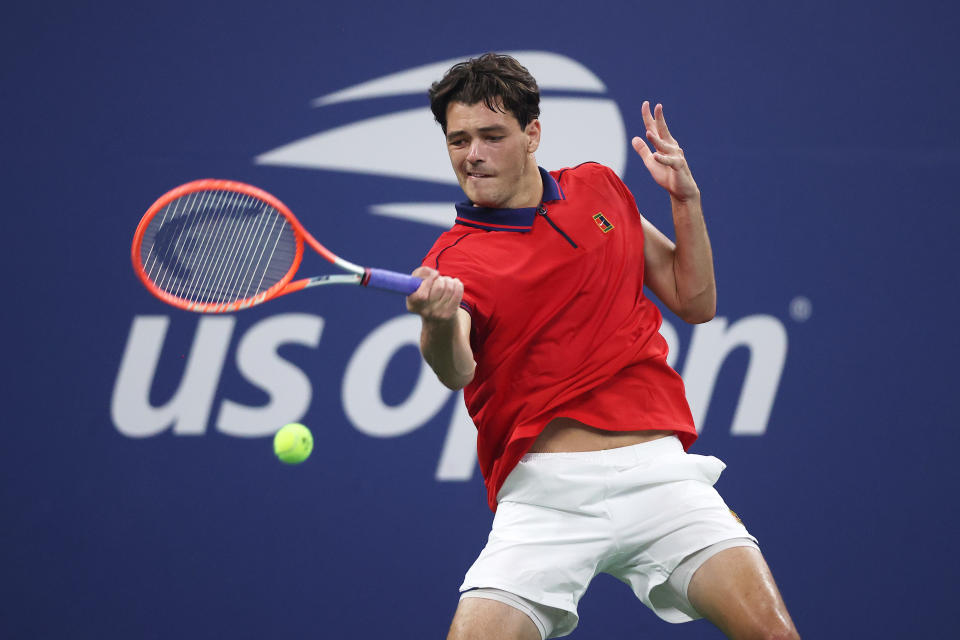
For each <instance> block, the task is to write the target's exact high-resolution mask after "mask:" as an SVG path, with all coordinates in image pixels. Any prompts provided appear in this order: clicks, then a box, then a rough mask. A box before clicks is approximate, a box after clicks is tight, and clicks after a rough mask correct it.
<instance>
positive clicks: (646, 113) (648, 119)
mask: <svg viewBox="0 0 960 640" xmlns="http://www.w3.org/2000/svg"><path fill="white" fill-rule="evenodd" d="M640 115H641V116H643V124H644V126H646V128H647V131H649V130H651V129H653V128H654V127H655V126H656V122H655V121H654V119H653V114H652V113H650V101H649V100H644V101H643V104H642V105H640Z"/></svg>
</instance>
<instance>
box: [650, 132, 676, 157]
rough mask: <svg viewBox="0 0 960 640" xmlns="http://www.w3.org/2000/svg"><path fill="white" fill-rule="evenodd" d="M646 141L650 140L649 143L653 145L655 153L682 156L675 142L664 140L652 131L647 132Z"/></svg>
mask: <svg viewBox="0 0 960 640" xmlns="http://www.w3.org/2000/svg"><path fill="white" fill-rule="evenodd" d="M647 139H648V140H650V143H651V144H653V148H654V149H656V150H657V151H660V152H662V153H671V154H675V155H681V154H682V152H681V151H680V147H679V145H677V141H676V140H664V139H663V138H661V137H660V135H659V134H657V133H656V132H654V131H647Z"/></svg>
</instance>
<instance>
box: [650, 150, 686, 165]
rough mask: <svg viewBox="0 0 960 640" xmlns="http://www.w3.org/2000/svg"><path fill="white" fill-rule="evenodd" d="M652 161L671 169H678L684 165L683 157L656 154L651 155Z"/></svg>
mask: <svg viewBox="0 0 960 640" xmlns="http://www.w3.org/2000/svg"><path fill="white" fill-rule="evenodd" d="M653 159H654V160H656V161H657V162H659V163H660V164H663V165H666V166H668V167H673V168H674V169H680V168H681V167H683V165H684V164H686V162H687V161H686V160H684V158H683V156H674V155H669V154H666V153H660V152H657V153H655V154H653Z"/></svg>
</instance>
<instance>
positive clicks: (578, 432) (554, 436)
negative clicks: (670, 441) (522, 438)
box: [530, 418, 674, 453]
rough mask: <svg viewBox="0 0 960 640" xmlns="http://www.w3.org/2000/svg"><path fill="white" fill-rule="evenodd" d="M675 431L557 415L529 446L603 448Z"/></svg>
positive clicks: (545, 450) (557, 449)
mask: <svg viewBox="0 0 960 640" xmlns="http://www.w3.org/2000/svg"><path fill="white" fill-rule="evenodd" d="M673 433H674V432H673V431H661V430H650V429H644V430H641V431H607V430H605V429H597V428H595V427H591V426H590V425H588V424H584V423H582V422H580V421H579V420H574V419H573V418H554V419H553V420H551V421H550V422H549V423H547V426H546V427H544V428H543V431H542V432H541V433H540V435H539V436H538V437H537V439H536V440H535V441H534V443H533V446H531V447H530V452H531V453H560V452H564V451H567V452H569V451H602V450H603V449H617V448H619V447H629V446H630V445H634V444H640V443H642V442H649V441H650V440H656V439H658V438H663V437H665V436H670V435H673Z"/></svg>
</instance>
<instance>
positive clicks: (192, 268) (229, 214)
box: [140, 190, 297, 304]
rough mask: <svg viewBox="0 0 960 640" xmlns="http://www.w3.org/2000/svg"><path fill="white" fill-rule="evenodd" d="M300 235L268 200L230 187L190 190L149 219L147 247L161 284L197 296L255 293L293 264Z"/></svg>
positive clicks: (232, 297) (208, 299)
mask: <svg viewBox="0 0 960 640" xmlns="http://www.w3.org/2000/svg"><path fill="white" fill-rule="evenodd" d="M296 249H297V245H296V236H295V233H294V231H293V228H292V227H291V225H290V223H289V222H288V221H287V219H286V218H285V217H284V216H283V215H282V214H281V213H280V212H279V211H277V210H276V209H275V208H273V207H272V206H270V205H268V204H267V203H265V202H263V201H261V200H259V199H257V198H255V197H252V196H249V195H247V194H242V193H238V192H234V191H229V190H219V191H218V190H207V191H198V192H194V193H190V194H187V195H184V196H181V197H180V198H177V199H176V200H174V201H172V202H170V203H169V204H167V205H166V206H165V207H164V208H163V209H161V210H160V211H158V212H157V214H156V215H154V217H153V219H152V220H151V221H150V223H149V225H148V227H147V229H146V231H145V233H144V236H143V243H142V245H141V249H140V255H141V260H142V264H143V268H144V271H145V273H146V274H147V276H148V277H149V278H150V280H151V281H152V282H153V283H154V284H155V285H156V286H157V288H159V289H161V290H162V291H165V292H167V293H169V294H171V295H174V296H176V297H178V298H181V299H184V300H190V301H192V302H198V303H206V304H218V303H230V302H235V301H239V300H244V299H247V298H251V297H254V296H256V295H258V294H260V293H263V292H264V291H266V290H268V289H269V288H270V287H272V286H274V285H275V284H276V283H278V282H279V281H280V280H282V279H283V277H284V276H285V275H286V274H287V273H288V272H289V271H290V268H291V266H292V265H293V263H294V260H295V257H296Z"/></svg>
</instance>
